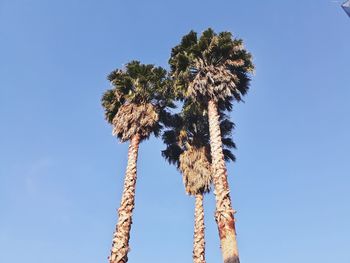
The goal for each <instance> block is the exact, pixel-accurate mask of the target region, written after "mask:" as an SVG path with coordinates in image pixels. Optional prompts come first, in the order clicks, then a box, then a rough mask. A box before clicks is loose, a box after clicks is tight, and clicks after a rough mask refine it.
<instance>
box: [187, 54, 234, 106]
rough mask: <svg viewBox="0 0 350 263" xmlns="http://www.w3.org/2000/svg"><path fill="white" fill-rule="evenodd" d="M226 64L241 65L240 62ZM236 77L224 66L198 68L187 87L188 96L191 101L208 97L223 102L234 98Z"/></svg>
mask: <svg viewBox="0 0 350 263" xmlns="http://www.w3.org/2000/svg"><path fill="white" fill-rule="evenodd" d="M227 63H237V64H239V63H241V61H239V60H237V61H230V62H227ZM238 82H239V79H238V77H237V76H236V75H235V74H232V73H231V72H230V71H229V70H227V68H226V66H224V65H221V66H216V67H214V66H213V65H210V66H205V67H202V68H200V72H198V74H196V76H195V78H194V79H193V81H192V82H191V83H190V84H189V86H188V94H187V95H188V96H190V97H192V98H193V99H195V98H198V97H201V96H203V97H209V98H211V99H214V100H216V101H218V100H224V99H225V98H227V97H232V96H234V94H233V92H236V83H238Z"/></svg>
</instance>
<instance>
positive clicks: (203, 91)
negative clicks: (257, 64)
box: [169, 28, 254, 110]
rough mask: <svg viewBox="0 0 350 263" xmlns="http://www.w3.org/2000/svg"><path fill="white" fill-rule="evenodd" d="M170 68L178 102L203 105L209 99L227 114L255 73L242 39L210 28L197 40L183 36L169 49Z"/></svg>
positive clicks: (190, 35)
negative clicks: (186, 99)
mask: <svg viewBox="0 0 350 263" xmlns="http://www.w3.org/2000/svg"><path fill="white" fill-rule="evenodd" d="M169 64H170V68H171V76H172V78H173V79H174V91H175V93H176V96H177V97H178V98H179V99H185V98H191V99H192V100H193V101H196V102H198V103H200V104H204V105H205V104H206V103H207V102H208V101H209V100H211V99H212V100H215V101H216V102H218V104H219V106H220V108H222V109H226V110H231V108H232V104H231V102H232V100H233V99H235V100H237V101H241V100H242V96H243V95H245V94H246V93H247V91H248V89H249V82H250V73H252V72H253V70H254V65H253V63H252V57H251V54H250V53H249V52H247V51H246V50H245V49H244V47H243V41H242V40H241V39H235V38H233V36H232V34H231V33H230V32H221V33H219V34H216V33H215V32H214V31H213V30H212V29H211V28H209V29H207V30H206V31H204V32H203V33H202V35H201V36H200V38H198V37H197V34H196V33H195V32H194V31H191V32H189V33H188V34H187V35H185V36H184V37H183V38H182V40H181V43H180V44H179V45H177V46H175V47H174V48H173V49H172V52H171V57H170V60H169Z"/></svg>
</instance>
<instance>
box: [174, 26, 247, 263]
mask: <svg viewBox="0 0 350 263" xmlns="http://www.w3.org/2000/svg"><path fill="white" fill-rule="evenodd" d="M169 64H170V67H171V76H172V77H173V78H174V80H175V83H174V90H175V92H176V93H177V94H178V96H179V98H180V99H190V100H192V101H194V102H196V103H198V104H200V105H202V107H204V108H205V109H207V112H208V120H209V130H210V148H211V158H212V174H213V184H214V193H215V197H216V214H215V219H216V222H217V225H218V230H219V236H220V241H221V250H222V254H223V259H224V262H225V263H239V255H238V248H237V239H236V229H235V219H234V210H233V209H232V205H231V199H230V195H229V193H230V190H229V186H228V181H227V170H226V165H225V160H224V152H223V147H222V140H221V137H222V135H221V132H220V128H219V126H220V122H219V118H220V114H221V112H223V111H231V109H232V102H233V101H234V100H236V101H241V100H242V96H243V95H245V94H246V93H247V91H248V88H249V83H250V73H252V71H253V70H254V65H253V63H252V58H251V55H250V53H248V52H247V51H246V50H245V49H244V47H243V41H242V40H241V39H235V38H233V36H232V34H231V33H230V32H221V33H219V34H216V33H215V32H214V31H213V30H212V29H210V28H209V29H207V30H206V31H204V32H203V34H202V35H201V36H200V38H197V34H196V33H195V32H193V31H191V32H190V33H189V34H187V35H185V36H184V37H183V38H182V41H181V43H180V44H179V45H177V46H176V47H174V48H173V49H172V52H171V58H170V60H169Z"/></svg>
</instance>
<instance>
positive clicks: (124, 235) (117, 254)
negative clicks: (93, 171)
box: [109, 135, 140, 263]
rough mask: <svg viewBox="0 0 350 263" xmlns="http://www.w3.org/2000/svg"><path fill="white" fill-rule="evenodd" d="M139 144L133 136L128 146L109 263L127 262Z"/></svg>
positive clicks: (136, 137) (138, 140) (137, 139)
mask: <svg viewBox="0 0 350 263" xmlns="http://www.w3.org/2000/svg"><path fill="white" fill-rule="evenodd" d="M139 144H140V136H139V135H135V136H133V137H132V138H131V141H130V145H129V152H128V165H127V168H126V173H125V180H124V191H123V196H122V200H121V204H120V207H119V209H118V224H117V227H116V230H115V232H114V236H113V243H112V249H111V256H110V257H109V262H110V263H126V262H127V261H128V251H129V238H130V229H131V224H132V211H133V210H134V206H135V184H136V177H137V176H136V163H137V153H138V148H139Z"/></svg>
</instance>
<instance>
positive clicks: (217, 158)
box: [208, 100, 239, 263]
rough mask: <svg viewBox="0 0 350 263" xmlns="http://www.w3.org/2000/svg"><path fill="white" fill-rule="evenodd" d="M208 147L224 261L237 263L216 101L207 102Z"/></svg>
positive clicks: (235, 241) (231, 210) (216, 218)
mask: <svg viewBox="0 0 350 263" xmlns="http://www.w3.org/2000/svg"><path fill="white" fill-rule="evenodd" d="M208 119H209V131H210V148H211V158H212V169H213V170H212V171H213V184H214V194H215V198H216V211H215V220H216V223H217V225H218V230H219V236H220V242H221V251H222V256H223V259H224V263H239V256H238V247H237V239H236V228H235V219H234V213H235V212H234V210H233V209H232V205H231V199H230V190H229V186H228V181H227V170H226V164H225V159H224V154H223V149H222V141H221V132H220V122H219V113H218V106H217V103H216V102H214V101H213V100H211V101H209V103H208Z"/></svg>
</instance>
